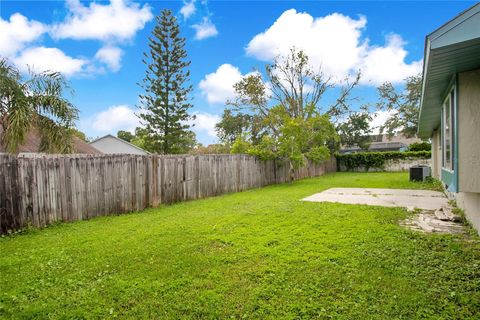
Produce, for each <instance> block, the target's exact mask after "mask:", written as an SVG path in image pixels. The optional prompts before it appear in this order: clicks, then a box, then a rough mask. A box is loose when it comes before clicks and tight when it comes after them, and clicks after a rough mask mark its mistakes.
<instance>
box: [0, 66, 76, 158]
mask: <svg viewBox="0 0 480 320" xmlns="http://www.w3.org/2000/svg"><path fill="white" fill-rule="evenodd" d="M66 92H69V93H70V94H73V91H72V90H70V87H69V85H68V83H67V81H66V80H65V78H64V77H63V76H62V75H61V74H60V73H58V72H41V73H34V72H30V74H29V78H27V79H25V78H23V77H22V76H21V75H20V72H19V71H18V70H17V69H16V68H15V67H13V66H12V65H10V64H9V62H8V61H7V60H6V59H2V60H0V97H1V98H0V126H1V127H2V131H3V135H2V139H3V143H4V145H5V147H6V150H7V151H8V152H11V153H16V152H17V151H18V148H19V147H20V145H22V143H23V142H24V141H25V137H26V135H27V133H28V131H29V130H31V129H32V128H35V129H37V130H38V131H39V134H40V137H41V144H40V151H42V152H49V153H68V152H72V151H73V143H72V137H73V134H74V131H73V130H72V126H73V124H74V123H75V121H76V120H77V119H78V110H77V108H76V107H75V106H74V105H73V104H72V103H71V102H70V101H68V100H67V99H66V98H65V97H64V95H65V93H66Z"/></svg>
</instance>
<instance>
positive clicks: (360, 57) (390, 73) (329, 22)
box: [246, 9, 421, 85]
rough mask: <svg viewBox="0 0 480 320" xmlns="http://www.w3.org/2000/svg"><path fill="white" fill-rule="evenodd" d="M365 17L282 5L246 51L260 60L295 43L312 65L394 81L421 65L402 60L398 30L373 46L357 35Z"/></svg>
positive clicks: (334, 73)
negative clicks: (321, 14)
mask: <svg viewBox="0 0 480 320" xmlns="http://www.w3.org/2000/svg"><path fill="white" fill-rule="evenodd" d="M366 24H367V19H366V17H364V16H360V17H359V18H358V19H352V18H350V17H348V16H344V15H342V14H339V13H333V14H330V15H327V16H324V17H317V18H314V17H312V16H311V15H310V14H308V13H301V12H297V11H296V10H295V9H290V10H287V11H285V12H284V13H283V14H282V15H281V16H280V17H279V18H278V19H277V20H276V21H275V23H274V24H273V25H272V26H270V27H269V28H268V29H267V30H265V31H264V32H262V33H259V34H257V35H256V36H255V37H254V38H253V39H252V40H251V41H250V42H249V43H248V45H247V47H246V52H247V54H248V55H250V56H253V57H255V58H257V59H260V60H263V61H270V60H272V59H273V58H274V57H275V56H277V55H279V54H282V55H285V54H288V52H289V50H290V48H291V47H292V46H295V47H297V48H300V49H303V50H304V51H305V52H306V53H307V54H308V56H309V57H310V59H311V63H312V65H313V66H314V67H317V68H320V67H321V68H322V70H323V71H324V72H325V73H326V74H328V75H332V76H333V77H335V78H336V79H342V78H344V77H345V76H346V75H351V74H352V73H355V72H356V71H358V70H359V69H361V70H362V74H363V78H362V83H364V84H367V83H370V84H374V85H378V84H380V83H382V82H384V81H391V82H393V83H399V82H401V81H402V80H403V79H404V78H406V77H407V76H410V75H413V74H415V73H417V72H420V71H421V61H416V62H412V63H410V64H409V63H407V62H405V57H406V56H407V54H408V52H407V51H406V50H405V48H404V46H405V43H404V41H403V40H402V38H401V37H400V36H399V35H394V34H393V35H389V36H388V37H387V38H386V43H385V45H384V46H372V45H370V44H369V42H368V39H367V40H363V38H362V35H363V32H364V31H365V29H366Z"/></svg>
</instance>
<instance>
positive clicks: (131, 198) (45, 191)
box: [0, 154, 336, 233]
mask: <svg viewBox="0 0 480 320" xmlns="http://www.w3.org/2000/svg"><path fill="white" fill-rule="evenodd" d="M330 171H336V162H335V158H332V159H331V160H330V161H327V162H325V163H323V164H314V163H312V162H309V163H307V165H306V166H305V167H303V168H300V169H298V170H295V179H302V178H306V177H314V176H320V175H322V174H324V173H326V172H330ZM288 178H289V173H288V165H287V164H286V163H284V162H283V161H279V160H271V161H261V160H259V159H257V158H255V157H252V156H248V155H200V156H188V155H184V156H158V155H149V156H136V155H21V156H14V155H8V154H0V233H8V232H10V231H15V230H20V229H22V228H25V227H27V226H34V227H43V226H46V225H48V224H50V223H53V222H56V221H74V220H83V219H88V218H91V217H96V216H102V215H108V214H116V213H124V212H130V211H138V210H142V209H145V208H146V207H152V206H153V207H154V206H157V205H159V204H161V203H172V202H177V201H185V200H192V199H200V198H205V197H209V196H215V195H219V194H224V193H228V192H236V191H242V190H246V189H249V188H256V187H262V186H265V185H268V184H274V183H283V182H287V181H288Z"/></svg>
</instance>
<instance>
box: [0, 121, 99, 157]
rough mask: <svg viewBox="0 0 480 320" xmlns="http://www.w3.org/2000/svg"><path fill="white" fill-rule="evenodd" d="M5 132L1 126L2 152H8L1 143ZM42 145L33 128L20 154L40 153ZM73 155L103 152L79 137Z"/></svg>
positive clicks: (0, 149)
mask: <svg viewBox="0 0 480 320" xmlns="http://www.w3.org/2000/svg"><path fill="white" fill-rule="evenodd" d="M2 133H3V130H1V126H0V152H6V150H5V146H4V145H3V143H1V141H2V139H1V137H2ZM40 143H41V137H40V134H39V133H38V130H37V129H35V128H33V129H31V130H30V131H29V132H28V133H27V135H26V137H25V142H24V143H23V144H22V145H21V146H20V147H19V148H18V153H39V152H40V151H39V149H40ZM73 148H74V151H73V153H83V154H102V152H101V151H99V150H97V149H96V148H94V147H93V146H91V145H89V144H88V143H86V142H85V141H83V140H81V139H80V138H78V137H73Z"/></svg>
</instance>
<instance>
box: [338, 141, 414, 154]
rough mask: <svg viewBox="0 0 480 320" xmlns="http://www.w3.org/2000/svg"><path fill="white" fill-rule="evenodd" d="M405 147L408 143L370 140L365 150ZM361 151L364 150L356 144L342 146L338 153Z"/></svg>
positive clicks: (387, 149)
mask: <svg viewBox="0 0 480 320" xmlns="http://www.w3.org/2000/svg"><path fill="white" fill-rule="evenodd" d="M406 147H408V145H407V144H405V143H403V142H372V143H371V144H370V147H369V148H368V150H367V151H394V150H400V149H402V148H406ZM361 151H364V150H363V149H361V148H359V147H357V146H354V147H346V148H342V149H341V150H340V153H348V152H361Z"/></svg>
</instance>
